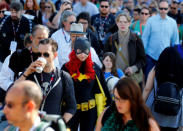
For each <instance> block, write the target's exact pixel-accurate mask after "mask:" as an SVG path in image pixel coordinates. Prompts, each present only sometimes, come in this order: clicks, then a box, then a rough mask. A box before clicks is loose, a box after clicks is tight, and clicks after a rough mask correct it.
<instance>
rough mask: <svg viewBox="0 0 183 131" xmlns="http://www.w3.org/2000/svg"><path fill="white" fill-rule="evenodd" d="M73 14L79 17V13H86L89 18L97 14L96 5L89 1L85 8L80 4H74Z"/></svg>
mask: <svg viewBox="0 0 183 131" xmlns="http://www.w3.org/2000/svg"><path fill="white" fill-rule="evenodd" d="M73 12H74V13H76V15H79V14H80V13H81V12H88V13H89V14H90V16H93V15H96V14H98V13H99V11H98V8H97V7H96V5H94V4H93V3H91V2H89V1H88V2H87V3H86V5H85V6H83V5H82V4H81V2H78V3H76V4H75V5H74V7H73Z"/></svg>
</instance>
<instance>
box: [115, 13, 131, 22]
mask: <svg viewBox="0 0 183 131" xmlns="http://www.w3.org/2000/svg"><path fill="white" fill-rule="evenodd" d="M121 16H125V17H126V19H127V21H128V22H131V17H130V15H129V13H127V12H124V11H121V12H119V13H117V14H116V19H115V20H116V22H118V21H119V18H120V17H121Z"/></svg>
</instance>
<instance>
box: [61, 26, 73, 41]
mask: <svg viewBox="0 0 183 131" xmlns="http://www.w3.org/2000/svg"><path fill="white" fill-rule="evenodd" d="M62 33H63V35H64V38H65V41H66V43H70V42H71V39H69V40H67V37H66V35H65V32H64V30H63V28H62Z"/></svg>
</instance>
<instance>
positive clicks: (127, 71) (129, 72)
mask: <svg viewBox="0 0 183 131" xmlns="http://www.w3.org/2000/svg"><path fill="white" fill-rule="evenodd" d="M133 73H134V72H133V70H132V68H131V67H128V68H126V70H125V74H127V75H128V76H131V75H132V74H133Z"/></svg>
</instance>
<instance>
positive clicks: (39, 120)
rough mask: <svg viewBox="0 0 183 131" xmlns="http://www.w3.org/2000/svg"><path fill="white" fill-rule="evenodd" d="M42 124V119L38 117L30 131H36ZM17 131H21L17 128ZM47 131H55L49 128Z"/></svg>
mask: <svg viewBox="0 0 183 131" xmlns="http://www.w3.org/2000/svg"><path fill="white" fill-rule="evenodd" d="M40 122H41V119H40V117H37V118H36V120H35V121H34V124H33V126H32V127H31V128H30V130H29V131H36V128H37V127H38V126H39V124H40ZM16 131H20V130H19V128H18V127H17V128H16ZM45 131H54V130H53V129H52V128H51V127H48V128H46V129H45Z"/></svg>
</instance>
